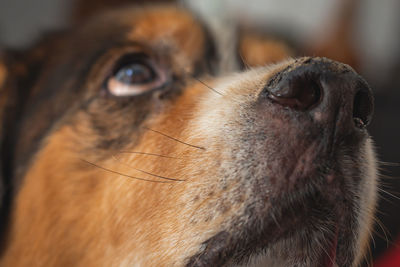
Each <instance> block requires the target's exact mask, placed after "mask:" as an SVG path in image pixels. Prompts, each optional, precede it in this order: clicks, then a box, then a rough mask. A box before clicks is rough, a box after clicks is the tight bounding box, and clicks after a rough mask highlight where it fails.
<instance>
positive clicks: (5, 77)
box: [0, 50, 16, 235]
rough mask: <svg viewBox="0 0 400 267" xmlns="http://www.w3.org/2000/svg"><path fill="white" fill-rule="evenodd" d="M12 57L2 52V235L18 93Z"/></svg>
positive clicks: (0, 140)
mask: <svg viewBox="0 0 400 267" xmlns="http://www.w3.org/2000/svg"><path fill="white" fill-rule="evenodd" d="M10 65H11V59H10V56H8V54H7V53H6V52H4V51H1V50H0V235H1V231H2V230H3V229H4V226H5V222H6V219H7V216H8V206H9V202H10V194H11V187H12V185H11V177H9V169H8V167H9V165H8V164H9V162H8V159H9V157H8V156H9V155H8V153H6V151H7V150H8V145H9V144H8V141H7V138H8V137H7V136H8V130H9V128H10V123H11V120H12V118H11V117H13V116H14V115H13V114H12V113H13V111H12V110H13V109H14V107H15V104H16V102H15V101H16V91H15V87H14V86H13V84H12V82H11V79H10V76H12V75H11V73H10Z"/></svg>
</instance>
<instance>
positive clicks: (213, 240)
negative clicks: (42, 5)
mask: <svg viewBox="0 0 400 267" xmlns="http://www.w3.org/2000/svg"><path fill="white" fill-rule="evenodd" d="M246 36H247V35H246V32H245V31H242V32H241V34H239V35H238V37H237V39H236V40H232V42H234V46H233V47H236V48H237V49H236V50H235V51H233V52H234V53H232V54H230V55H229V56H230V60H232V61H234V62H235V64H233V65H231V66H230V67H231V68H232V69H233V70H229V71H228V70H226V69H223V68H222V67H221V66H224V64H223V62H221V59H222V58H226V56H224V57H223V56H221V51H223V49H221V48H220V47H218V41H216V37H217V36H215V34H213V33H212V31H210V30H209V28H208V26H207V24H206V23H205V22H204V21H202V20H201V19H199V18H198V17H196V16H194V15H193V14H192V13H191V12H190V11H188V10H186V9H184V8H181V7H177V6H175V5H173V4H158V5H149V6H140V7H137V6H133V7H127V8H123V9H118V10H114V11H109V12H105V13H104V14H99V15H97V16H94V17H93V18H92V19H90V20H89V21H88V22H86V23H85V24H83V25H79V26H77V27H75V28H74V29H73V30H71V31H68V32H64V33H57V34H54V35H51V36H49V37H48V38H46V39H45V40H43V41H41V42H39V43H38V44H37V45H36V46H34V47H33V48H31V49H29V50H28V51H26V52H19V53H18V52H9V53H6V52H5V53H3V54H2V55H1V61H0V62H1V64H0V66H1V68H0V85H1V88H2V89H1V95H2V97H1V99H0V103H1V104H0V107H1V109H0V118H1V120H2V128H1V132H0V133H1V140H2V141H1V142H2V143H1V168H2V173H1V176H2V177H1V181H2V186H1V187H0V189H1V190H0V193H1V197H2V201H1V212H2V213H1V215H2V220H1V222H2V229H3V231H2V250H1V257H0V265H1V266H326V267H331V266H357V265H359V264H360V263H361V262H362V260H363V259H364V256H365V254H366V248H367V245H368V241H369V235H370V231H371V225H372V223H373V216H374V210H375V203H376V194H377V193H376V191H377V167H376V159H375V154H374V148H373V142H372V140H371V138H370V137H369V135H368V133H367V131H366V126H367V125H368V123H369V122H370V120H371V118H372V114H373V95H372V92H371V89H370V87H369V85H368V84H367V83H366V81H365V80H364V79H363V78H362V77H360V76H359V75H358V74H357V73H356V72H355V71H354V70H353V69H352V68H351V67H349V66H348V65H345V64H342V63H339V62H336V61H333V60H330V59H327V58H319V57H300V58H290V52H285V51H289V50H288V49H286V46H284V44H278V45H277V46H278V47H279V49H272V48H271V49H269V48H270V47H271V46H270V45H268V44H267V43H264V42H267V41H268V40H266V39H263V38H251V36H250V37H249V36H247V37H246ZM260 47H262V48H263V49H259V48H260ZM274 47H275V46H274ZM281 48H284V49H281ZM239 50H240V51H239ZM276 51H280V52H279V53H277V52H276ZM282 51H284V52H282ZM272 53H274V55H273V56H271V54H272ZM271 58H273V61H277V62H275V63H272V62H271ZM232 61H231V62H232ZM227 72H230V73H227Z"/></svg>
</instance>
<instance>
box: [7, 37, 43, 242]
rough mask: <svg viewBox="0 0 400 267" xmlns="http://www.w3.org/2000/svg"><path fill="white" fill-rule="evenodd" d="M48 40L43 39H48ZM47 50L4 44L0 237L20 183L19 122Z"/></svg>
mask: <svg viewBox="0 0 400 267" xmlns="http://www.w3.org/2000/svg"><path fill="white" fill-rule="evenodd" d="M46 41H47V40H46ZM46 41H45V42H43V43H44V44H46V43H48V42H46ZM46 50H49V49H48V47H45V46H44V45H41V44H40V43H38V44H37V45H35V46H33V47H32V48H30V49H28V50H26V51H18V52H17V51H11V50H10V51H4V50H3V51H2V50H1V48H0V238H1V237H2V236H3V232H4V230H5V226H6V225H7V222H8V215H9V209H10V206H11V202H12V198H13V192H14V191H15V190H16V189H15V187H16V185H17V183H18V181H16V178H15V174H14V163H15V162H14V152H15V149H14V147H15V144H16V136H17V135H16V133H17V128H18V123H19V122H20V119H21V115H22V111H23V110H24V107H25V105H26V103H27V101H28V99H29V97H30V95H31V94H32V92H31V89H32V87H33V84H34V81H35V80H36V78H37V76H38V74H39V73H40V70H41V65H42V63H43V62H44V61H45V55H46V53H45V52H44V51H46Z"/></svg>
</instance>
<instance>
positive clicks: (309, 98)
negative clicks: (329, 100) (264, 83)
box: [268, 73, 322, 111]
mask: <svg viewBox="0 0 400 267" xmlns="http://www.w3.org/2000/svg"><path fill="white" fill-rule="evenodd" d="M268 87H269V88H268V92H269V94H268V97H269V98H270V99H271V100H272V101H274V102H276V103H278V104H280V105H283V106H286V107H289V108H292V109H295V110H303V111H304V110H308V109H311V108H312V107H313V106H314V105H316V104H317V103H319V102H320V99H321V94H322V88H321V85H320V83H319V77H318V75H314V74H313V73H301V74H300V75H293V76H292V77H288V78H287V79H285V80H283V81H280V82H279V83H278V84H276V85H269V86H268Z"/></svg>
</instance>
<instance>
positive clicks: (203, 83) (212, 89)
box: [193, 76, 224, 96]
mask: <svg viewBox="0 0 400 267" xmlns="http://www.w3.org/2000/svg"><path fill="white" fill-rule="evenodd" d="M193 79H195V80H196V81H198V82H199V83H201V84H202V85H204V86H205V87H207V88H208V89H210V90H211V91H213V92H214V93H217V94H219V95H221V96H224V95H223V94H222V93H221V92H219V91H217V90H215V89H214V88H212V87H211V86H209V85H208V84H206V83H205V82H203V81H202V80H200V79H199V78H197V77H195V76H193Z"/></svg>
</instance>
